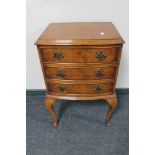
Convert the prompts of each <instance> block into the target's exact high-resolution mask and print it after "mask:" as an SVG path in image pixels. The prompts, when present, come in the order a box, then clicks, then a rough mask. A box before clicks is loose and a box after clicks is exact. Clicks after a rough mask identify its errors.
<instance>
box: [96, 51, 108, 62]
mask: <svg viewBox="0 0 155 155" xmlns="http://www.w3.org/2000/svg"><path fill="white" fill-rule="evenodd" d="M106 57H107V55H106V54H105V53H103V52H98V53H96V58H97V59H98V60H104V59H105V58H106Z"/></svg>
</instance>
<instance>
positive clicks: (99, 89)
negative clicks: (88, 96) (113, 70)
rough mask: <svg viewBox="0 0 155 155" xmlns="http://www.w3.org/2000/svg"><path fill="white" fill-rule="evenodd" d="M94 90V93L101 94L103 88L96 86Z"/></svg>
mask: <svg viewBox="0 0 155 155" xmlns="http://www.w3.org/2000/svg"><path fill="white" fill-rule="evenodd" d="M94 90H95V92H96V93H102V92H103V88H102V87H100V86H96V87H95V89H94Z"/></svg>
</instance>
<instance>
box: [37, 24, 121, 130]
mask: <svg viewBox="0 0 155 155" xmlns="http://www.w3.org/2000/svg"><path fill="white" fill-rule="evenodd" d="M123 43H124V41H123V39H122V38H121V36H120V34H119V33H118V31H117V30H116V28H115V27H114V25H113V24H112V23H111V22H101V23H100V22H97V23H56V24H50V25H49V26H48V27H47V28H46V30H45V31H44V32H43V34H42V35H41V36H40V37H39V39H38V40H37V41H36V43H35V44H36V45H37V48H38V53H39V57H40V63H41V67H42V71H43V75H44V80H45V85H46V90H47V95H46V98H45V106H46V108H47V109H48V111H49V112H50V113H51V115H52V116H53V126H54V127H55V126H57V124H58V120H57V115H56V112H55V110H54V104H55V102H56V99H63V100H97V99H103V100H105V101H106V102H107V103H108V105H109V109H108V111H107V114H106V125H109V121H110V117H111V114H112V113H113V112H114V111H115V109H116V107H117V104H118V103H117V98H116V93H115V86H116V79H117V74H118V69H119V63H120V58H121V51H122V46H123ZM90 119H91V118H90Z"/></svg>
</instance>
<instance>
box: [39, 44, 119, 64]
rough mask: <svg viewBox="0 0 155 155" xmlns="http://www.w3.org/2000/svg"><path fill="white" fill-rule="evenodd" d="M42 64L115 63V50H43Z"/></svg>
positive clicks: (112, 48)
mask: <svg viewBox="0 0 155 155" xmlns="http://www.w3.org/2000/svg"><path fill="white" fill-rule="evenodd" d="M40 51H41V56H42V60H43V62H44V63H104V62H106V63H107V62H116V61H117V55H118V54H117V48H114V47H111V48H80V49H78V48H72V49H71V48H68V49H67V48H66V49H65V48H63V49H62V48H60V49H59V48H43V49H41V50H40Z"/></svg>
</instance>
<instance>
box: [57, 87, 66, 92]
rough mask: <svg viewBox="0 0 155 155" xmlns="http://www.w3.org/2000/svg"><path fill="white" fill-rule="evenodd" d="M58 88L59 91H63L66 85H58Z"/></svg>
mask: <svg viewBox="0 0 155 155" xmlns="http://www.w3.org/2000/svg"><path fill="white" fill-rule="evenodd" d="M58 90H59V91H60V92H64V91H65V90H66V87H65V86H59V87H58Z"/></svg>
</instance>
